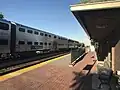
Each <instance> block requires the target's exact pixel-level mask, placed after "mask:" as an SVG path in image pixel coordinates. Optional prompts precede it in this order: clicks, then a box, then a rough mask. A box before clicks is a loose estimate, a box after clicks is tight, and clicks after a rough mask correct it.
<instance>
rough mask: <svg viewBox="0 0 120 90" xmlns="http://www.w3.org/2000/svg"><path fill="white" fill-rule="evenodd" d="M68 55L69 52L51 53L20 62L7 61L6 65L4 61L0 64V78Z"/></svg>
mask: <svg viewBox="0 0 120 90" xmlns="http://www.w3.org/2000/svg"><path fill="white" fill-rule="evenodd" d="M68 53H69V52H58V53H53V54H46V55H43V56H36V57H32V58H27V59H24V60H21V59H20V60H16V61H15V60H13V61H9V62H7V63H6V61H5V62H3V63H1V64H0V76H2V75H5V74H7V73H10V72H14V71H17V70H20V69H23V68H26V67H29V66H32V65H35V64H38V63H41V62H44V61H48V60H50V59H53V58H57V57H59V56H63V55H65V54H68Z"/></svg>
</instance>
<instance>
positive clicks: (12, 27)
mask: <svg viewBox="0 0 120 90" xmlns="http://www.w3.org/2000/svg"><path fill="white" fill-rule="evenodd" d="M78 44H79V42H78V41H75V40H72V39H68V38H65V37H62V36H59V35H56V34H52V33H49V32H45V31H43V30H39V29H35V28H32V27H29V26H26V25H22V24H19V23H16V22H12V21H9V20H6V19H0V59H8V58H18V57H21V56H22V55H33V54H43V53H48V52H49V53H50V52H55V51H61V50H70V49H74V48H77V47H78Z"/></svg>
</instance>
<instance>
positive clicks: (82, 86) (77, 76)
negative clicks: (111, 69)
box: [69, 62, 116, 90]
mask: <svg viewBox="0 0 120 90" xmlns="http://www.w3.org/2000/svg"><path fill="white" fill-rule="evenodd" d="M95 63H96V62H95ZM95 63H94V64H95ZM94 64H92V65H86V66H85V67H84V68H83V70H82V71H81V72H73V74H74V78H73V79H72V84H71V85H70V86H69V87H70V88H71V89H72V90H110V89H109V86H107V87H103V88H102V89H98V86H99V85H100V81H99V79H98V76H99V75H98V74H97V73H90V71H91V69H92V67H93V66H94ZM84 70H85V71H87V73H85V72H84ZM110 83H111V84H110V87H111V90H116V80H115V79H114V77H112V79H111V82H110Z"/></svg>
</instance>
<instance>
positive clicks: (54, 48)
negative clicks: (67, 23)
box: [53, 41, 57, 51]
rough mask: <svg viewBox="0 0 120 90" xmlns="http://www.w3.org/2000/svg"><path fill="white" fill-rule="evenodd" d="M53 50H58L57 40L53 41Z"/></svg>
mask: <svg viewBox="0 0 120 90" xmlns="http://www.w3.org/2000/svg"><path fill="white" fill-rule="evenodd" d="M53 50H54V51H56V50H57V42H56V41H53Z"/></svg>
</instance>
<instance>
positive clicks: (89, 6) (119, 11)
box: [70, 1, 120, 41]
mask: <svg viewBox="0 0 120 90" xmlns="http://www.w3.org/2000/svg"><path fill="white" fill-rule="evenodd" d="M70 9H71V11H72V13H73V14H74V16H75V17H76V18H77V20H78V22H79V23H80V24H81V26H82V27H83V29H84V30H85V32H86V33H87V34H88V35H89V37H90V38H91V39H95V40H97V41H100V40H103V39H105V38H106V37H107V36H108V35H109V34H110V33H112V31H113V30H115V29H116V30H117V29H118V30H119V29H120V1H109V2H108V1H107V2H94V3H86V4H75V5H71V6H70Z"/></svg>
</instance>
